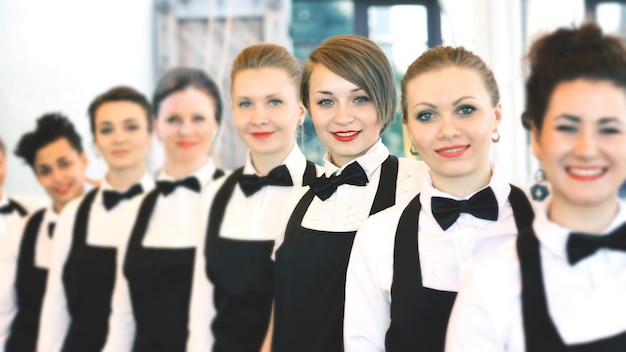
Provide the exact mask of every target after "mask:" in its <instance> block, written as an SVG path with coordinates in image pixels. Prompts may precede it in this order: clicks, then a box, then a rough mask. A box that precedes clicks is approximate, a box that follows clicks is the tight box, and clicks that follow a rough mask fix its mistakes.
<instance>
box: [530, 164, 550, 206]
mask: <svg viewBox="0 0 626 352" xmlns="http://www.w3.org/2000/svg"><path fill="white" fill-rule="evenodd" d="M545 181H546V174H545V172H544V171H543V169H541V168H540V169H539V170H537V172H535V184H534V185H533V186H532V187H530V195H531V196H532V197H533V200H536V201H539V202H541V201H542V200H544V199H546V197H547V196H548V195H550V191H549V190H548V186H546V185H545Z"/></svg>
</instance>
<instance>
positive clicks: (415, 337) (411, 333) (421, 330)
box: [385, 185, 534, 352]
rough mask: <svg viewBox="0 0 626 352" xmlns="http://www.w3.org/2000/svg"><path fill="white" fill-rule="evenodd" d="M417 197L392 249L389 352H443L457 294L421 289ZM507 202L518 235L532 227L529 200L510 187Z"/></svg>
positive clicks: (407, 208)
mask: <svg viewBox="0 0 626 352" xmlns="http://www.w3.org/2000/svg"><path fill="white" fill-rule="evenodd" d="M419 198H420V196H419V194H418V195H417V196H416V197H415V198H414V199H413V200H412V201H411V202H410V203H409V205H408V206H407V207H406V208H405V209H404V211H403V212H402V215H401V217H400V220H399V222H398V228H397V230H396V240H395V245H394V261H393V282H392V284H391V324H390V326H389V330H387V335H386V336H385V347H386V350H387V351H389V352H396V351H424V352H438V351H443V350H444V344H445V338H446V329H447V327H448V320H449V318H450V313H451V311H452V306H453V304H454V300H455V298H456V294H457V293H456V292H450V291H440V290H435V289H432V288H428V287H424V286H423V283H422V269H421V263H420V258H419V231H418V225H419V213H420V210H421V208H422V206H421V203H420V199H419ZM509 202H511V207H512V208H513V216H514V218H515V225H516V226H517V230H518V232H519V231H521V230H523V229H525V228H527V227H529V226H531V224H532V220H533V218H534V212H533V209H532V206H531V205H530V202H529V201H528V198H527V197H526V195H525V194H524V192H522V191H521V190H520V189H519V188H517V187H515V186H513V185H511V193H510V194H509Z"/></svg>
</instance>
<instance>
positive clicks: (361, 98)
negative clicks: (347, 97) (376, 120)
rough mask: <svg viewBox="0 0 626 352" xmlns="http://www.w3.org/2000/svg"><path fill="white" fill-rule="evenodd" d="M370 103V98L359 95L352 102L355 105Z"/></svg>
mask: <svg viewBox="0 0 626 352" xmlns="http://www.w3.org/2000/svg"><path fill="white" fill-rule="evenodd" d="M369 101H370V98H369V97H368V96H365V95H360V96H358V97H356V98H354V102H355V103H367V102H369Z"/></svg>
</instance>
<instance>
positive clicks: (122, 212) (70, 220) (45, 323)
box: [37, 174, 154, 352]
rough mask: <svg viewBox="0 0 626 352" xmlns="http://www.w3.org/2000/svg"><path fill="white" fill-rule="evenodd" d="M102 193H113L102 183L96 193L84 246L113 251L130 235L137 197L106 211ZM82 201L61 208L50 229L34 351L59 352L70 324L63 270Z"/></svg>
mask: <svg viewBox="0 0 626 352" xmlns="http://www.w3.org/2000/svg"><path fill="white" fill-rule="evenodd" d="M140 184H141V187H142V188H143V191H144V192H149V191H150V190H152V188H154V180H153V179H152V177H151V176H150V175H148V174H145V175H144V176H143V177H142V178H141V181H140ZM105 190H113V187H112V186H111V185H110V184H109V183H107V182H106V181H103V183H102V186H101V187H100V189H98V190H97V191H96V192H97V194H96V196H95V198H94V201H93V203H92V205H91V208H90V212H89V220H88V222H87V244H88V245H90V246H95V247H112V248H115V247H117V246H118V245H119V243H120V241H121V240H122V239H124V238H125V236H126V234H127V233H128V232H130V229H131V226H132V225H133V224H134V220H135V215H136V213H137V207H136V203H134V202H133V201H132V200H134V199H136V198H140V196H139V195H138V196H135V197H134V198H133V199H132V200H122V201H120V202H119V203H118V204H117V205H116V206H115V207H114V208H112V209H111V210H107V209H106V208H105V207H104V204H103V200H102V193H103V191H105ZM83 199H84V196H83V197H80V198H79V199H75V200H73V201H71V202H70V203H68V204H67V205H66V206H65V207H64V208H63V211H62V212H61V215H60V217H59V221H58V223H57V226H56V228H55V230H54V246H53V253H52V264H51V267H50V271H49V272H48V281H47V284H46V294H45V296H44V302H43V308H42V312H41V322H40V326H39V341H38V343H37V350H38V352H58V351H61V348H62V347H63V343H64V341H65V336H66V335H67V332H68V329H69V326H70V323H71V319H72V317H71V316H70V314H69V311H68V307H67V297H66V296H65V288H64V286H63V270H64V268H65V262H66V261H67V257H68V255H69V252H70V249H71V247H72V240H73V238H74V222H75V220H76V213H77V212H78V208H79V206H80V204H81V203H82V201H83ZM134 204H135V205H134Z"/></svg>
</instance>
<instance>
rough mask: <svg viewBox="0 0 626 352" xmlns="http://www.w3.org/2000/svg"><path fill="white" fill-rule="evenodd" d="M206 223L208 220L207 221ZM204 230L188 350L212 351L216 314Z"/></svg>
mask: <svg viewBox="0 0 626 352" xmlns="http://www.w3.org/2000/svg"><path fill="white" fill-rule="evenodd" d="M205 223H206V222H205ZM204 233H205V232H202V234H201V235H200V236H198V246H196V256H195V262H194V269H193V283H192V287H191V303H190V304H189V338H188V340H187V351H189V352H200V351H210V350H211V348H212V346H213V334H212V333H211V321H212V320H213V317H214V316H215V310H214V307H213V285H212V284H211V282H210V281H209V279H208V278H207V276H206V273H205V272H206V270H205V266H206V258H205V256H204V249H205V246H206V236H205V235H203V234H204Z"/></svg>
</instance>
